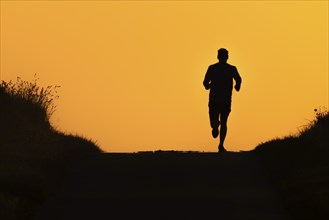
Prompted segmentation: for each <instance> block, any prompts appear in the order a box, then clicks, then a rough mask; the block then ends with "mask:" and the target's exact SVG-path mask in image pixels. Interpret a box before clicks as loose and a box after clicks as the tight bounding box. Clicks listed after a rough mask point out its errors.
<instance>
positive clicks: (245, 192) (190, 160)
mask: <svg viewBox="0 0 329 220" xmlns="http://www.w3.org/2000/svg"><path fill="white" fill-rule="evenodd" d="M69 176H70V178H68V179H67V181H66V184H65V187H64V188H63V190H62V191H61V193H59V194H58V195H57V196H56V197H55V198H53V199H52V200H51V201H49V202H48V203H47V204H46V205H45V206H44V207H43V208H42V209H41V210H40V212H39V213H38V214H37V217H36V219H37V220H53V219H54V220H55V219H56V220H66V219H67V220H74V219H77V220H81V219H92V220H98V219H205V220H207V219H262V220H263V219H266V220H270V219H273V220H274V219H275V220H280V219H288V218H287V216H286V215H285V213H284V211H283V209H282V207H281V206H280V202H279V200H278V198H277V195H276V194H275V192H274V191H273V189H272V188H271V185H270V184H269V183H268V182H267V181H266V178H265V176H266V174H265V173H264V170H263V169H262V168H261V166H260V164H259V163H258V161H257V158H256V156H255V155H253V153H227V154H225V155H218V154H216V153H158V154H103V155H100V156H94V157H90V158H85V159H84V160H81V161H80V163H78V164H77V165H76V166H75V167H74V168H73V169H72V170H71V171H70V175H69Z"/></svg>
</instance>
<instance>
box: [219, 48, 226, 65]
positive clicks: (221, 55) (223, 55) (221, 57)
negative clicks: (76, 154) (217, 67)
mask: <svg viewBox="0 0 329 220" xmlns="http://www.w3.org/2000/svg"><path fill="white" fill-rule="evenodd" d="M217 58H218V60H219V61H220V62H226V61H227V60H228V51H227V50H226V49H225V48H220V49H219V50H218V55H217Z"/></svg>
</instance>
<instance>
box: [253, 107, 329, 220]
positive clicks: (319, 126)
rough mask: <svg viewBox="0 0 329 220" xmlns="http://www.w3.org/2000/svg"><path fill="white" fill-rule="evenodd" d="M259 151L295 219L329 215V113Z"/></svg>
mask: <svg viewBox="0 0 329 220" xmlns="http://www.w3.org/2000/svg"><path fill="white" fill-rule="evenodd" d="M255 152H257V153H258V155H259V156H260V158H261V159H262V161H263V163H264V164H265V166H266V167H267V169H268V175H269V177H270V178H271V179H272V181H273V182H274V184H275V185H276V187H277V189H278V191H279V192H280V194H281V196H282V199H283V204H284V205H285V208H286V209H287V210H288V212H289V213H290V214H291V216H293V217H294V218H295V219H329V160H328V155H329V114H328V112H327V111H324V112H321V111H316V117H315V119H314V120H313V121H312V122H310V124H309V125H307V126H306V127H305V128H304V129H303V130H302V131H301V132H300V133H299V134H298V135H296V136H290V137H285V138H282V139H275V140H271V141H268V142H266V143H263V144H261V145H259V146H258V147H257V148H256V149H255Z"/></svg>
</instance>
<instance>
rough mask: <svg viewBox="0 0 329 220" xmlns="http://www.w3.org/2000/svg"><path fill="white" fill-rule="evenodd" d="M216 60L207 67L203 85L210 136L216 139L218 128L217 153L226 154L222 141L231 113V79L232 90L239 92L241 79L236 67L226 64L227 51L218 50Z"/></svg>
mask: <svg viewBox="0 0 329 220" xmlns="http://www.w3.org/2000/svg"><path fill="white" fill-rule="evenodd" d="M217 58H218V63H215V64H213V65H210V66H209V67H208V70H207V73H206V76H205V78H204V81H203V85H204V87H205V88H206V89H210V93H209V105H208V106H209V117H210V125H211V127H212V136H213V137H214V138H217V137H218V127H219V126H220V138H219V139H220V142H219V146H218V151H219V152H226V150H225V148H224V141H225V137H226V132H227V119H228V116H229V114H230V112H231V100H232V90H233V79H234V80H235V86H234V88H235V90H236V91H239V90H240V86H241V77H240V75H239V73H238V70H237V69H236V67H235V66H232V65H230V64H228V63H227V60H228V51H227V50H226V49H224V48H221V49H219V50H218V55H217ZM219 119H220V120H219Z"/></svg>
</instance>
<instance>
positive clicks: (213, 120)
mask: <svg viewBox="0 0 329 220" xmlns="http://www.w3.org/2000/svg"><path fill="white" fill-rule="evenodd" d="M209 119H210V126H211V128H212V132H211V133H212V136H213V137H214V138H216V137H218V127H219V124H220V122H219V108H218V106H217V105H216V103H214V102H209Z"/></svg>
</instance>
